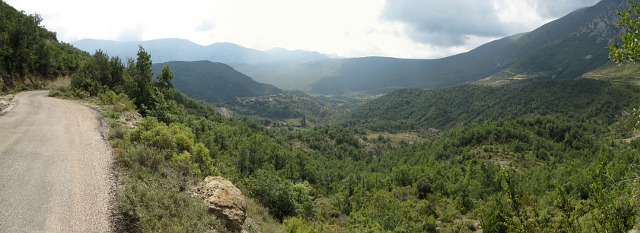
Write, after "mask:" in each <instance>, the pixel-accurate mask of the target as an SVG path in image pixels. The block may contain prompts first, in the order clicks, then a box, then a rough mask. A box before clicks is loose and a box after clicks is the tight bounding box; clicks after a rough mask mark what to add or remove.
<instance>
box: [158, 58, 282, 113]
mask: <svg viewBox="0 0 640 233" xmlns="http://www.w3.org/2000/svg"><path fill="white" fill-rule="evenodd" d="M169 66H170V67H171V71H172V72H173V73H174V78H173V84H174V85H175V88H176V90H178V91H179V92H182V93H184V94H186V95H188V96H191V97H193V98H197V99H202V100H204V101H207V102H210V103H221V102H228V101H235V99H236V98H237V97H252V96H265V95H270V94H276V93H280V92H281V90H280V89H278V88H276V87H274V86H272V85H267V84H262V83H258V82H256V81H254V80H253V79H251V78H250V77H249V76H246V75H244V74H242V73H240V72H238V71H236V70H234V69H233V68H232V67H230V66H228V65H226V64H223V63H219V62H210V61H197V62H181V61H177V62H170V63H169ZM163 67H164V63H156V64H154V65H153V67H152V70H153V72H154V73H155V74H160V73H162V68H163Z"/></svg>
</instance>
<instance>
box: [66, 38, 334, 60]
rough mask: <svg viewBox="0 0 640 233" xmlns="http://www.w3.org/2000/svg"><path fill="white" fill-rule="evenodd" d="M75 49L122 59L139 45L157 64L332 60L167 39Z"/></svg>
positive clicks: (87, 42)
mask: <svg viewBox="0 0 640 233" xmlns="http://www.w3.org/2000/svg"><path fill="white" fill-rule="evenodd" d="M71 44H72V45H73V46H75V47H77V48H79V49H81V50H83V51H86V52H89V53H93V52H95V51H96V50H98V49H101V50H103V51H105V52H106V53H108V54H111V55H112V56H119V57H122V58H127V57H135V56H136V52H137V51H138V45H142V46H143V47H144V48H145V49H146V50H148V51H149V52H150V53H151V55H152V58H153V60H154V61H156V62H161V63H162V62H168V61H202V60H208V61H212V62H222V63H227V64H230V63H264V62H274V61H280V60H319V59H331V58H330V57H329V56H327V55H324V54H321V53H318V52H313V51H303V50H287V49H282V48H279V49H278V48H276V49H275V50H274V49H270V50H266V51H260V50H257V49H251V48H247V47H243V46H241V45H238V44H234V43H230V42H218V43H213V44H210V45H206V46H203V45H199V44H196V43H195V42H192V41H190V40H186V39H180V38H165V39H155V40H147V41H129V42H118V41H113V40H100V39H83V40H79V41H75V42H72V43H71Z"/></svg>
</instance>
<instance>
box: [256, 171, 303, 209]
mask: <svg viewBox="0 0 640 233" xmlns="http://www.w3.org/2000/svg"><path fill="white" fill-rule="evenodd" d="M292 185H293V184H292V183H291V181H289V180H283V179H281V178H280V177H278V176H276V175H275V174H273V172H269V171H265V170H258V171H257V172H256V173H255V174H254V175H253V176H252V177H251V180H250V187H249V189H250V192H251V196H253V197H254V198H256V199H257V200H258V201H260V203H262V205H264V206H265V207H267V208H269V212H270V213H271V215H273V216H274V217H275V218H277V219H278V220H280V221H282V220H283V219H284V218H285V217H288V216H294V214H295V210H296V203H295V200H294V198H295V197H294V193H293V191H292V187H291V186H292Z"/></svg>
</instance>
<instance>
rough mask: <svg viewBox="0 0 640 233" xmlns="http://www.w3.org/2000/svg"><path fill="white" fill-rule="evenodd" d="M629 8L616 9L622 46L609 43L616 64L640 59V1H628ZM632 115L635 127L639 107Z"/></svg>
mask: <svg viewBox="0 0 640 233" xmlns="http://www.w3.org/2000/svg"><path fill="white" fill-rule="evenodd" d="M629 5H630V6H631V9H625V10H622V11H618V15H619V16H620V22H618V27H624V28H625V31H624V33H622V36H621V37H620V39H621V40H622V43H623V45H622V47H620V44H619V43H618V42H614V43H612V44H610V45H609V57H610V58H611V59H612V60H613V61H615V62H616V63H618V64H621V63H625V62H631V63H634V64H635V63H638V62H639V61H640V2H635V1H629ZM634 115H636V116H638V121H637V122H636V127H640V108H638V109H634Z"/></svg>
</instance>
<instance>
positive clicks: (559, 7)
mask: <svg viewBox="0 0 640 233" xmlns="http://www.w3.org/2000/svg"><path fill="white" fill-rule="evenodd" d="M599 1H600V0H560V1H559V0H536V1H531V2H530V4H532V5H533V6H534V8H535V10H536V12H537V13H538V14H539V15H540V16H541V17H543V18H559V17H562V16H564V15H566V14H568V13H571V12H572V11H574V10H576V9H579V8H582V7H588V6H592V5H594V4H596V3H597V2H599Z"/></svg>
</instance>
